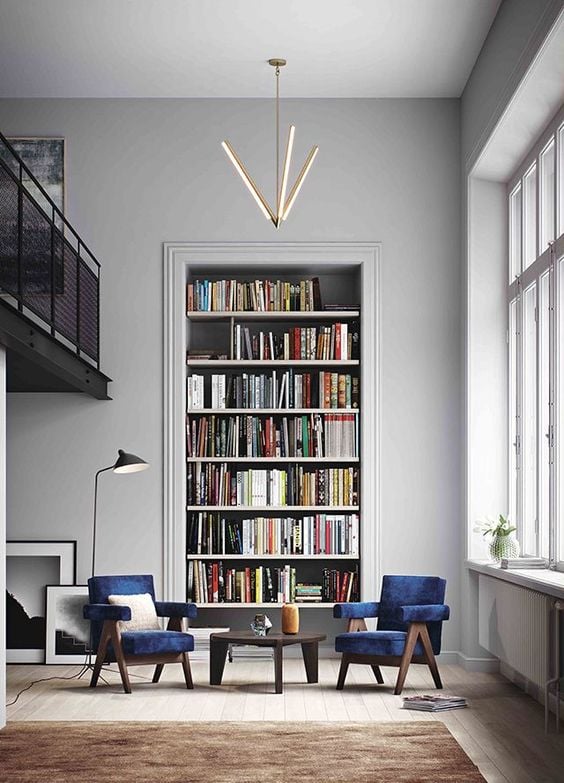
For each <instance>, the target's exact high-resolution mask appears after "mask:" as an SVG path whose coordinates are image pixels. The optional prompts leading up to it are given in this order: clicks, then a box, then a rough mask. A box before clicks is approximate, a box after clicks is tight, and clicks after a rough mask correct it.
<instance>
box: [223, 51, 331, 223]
mask: <svg viewBox="0 0 564 783" xmlns="http://www.w3.org/2000/svg"><path fill="white" fill-rule="evenodd" d="M268 64H269V65H272V66H273V67H274V68H275V69H276V70H275V75H276V109H275V124H276V212H275V211H274V210H273V209H272V208H271V207H270V205H269V203H268V202H267V200H266V199H265V198H264V196H263V195H262V193H261V192H260V190H259V189H258V187H257V185H256V183H255V182H254V181H253V179H252V178H251V176H250V174H249V173H248V171H247V169H246V168H245V166H244V165H243V163H242V161H241V160H240V158H239V157H238V155H237V153H236V152H235V150H234V149H233V147H232V146H231V144H230V143H229V142H228V141H227V140H225V141H222V143H221V146H222V147H223V149H224V150H225V152H226V154H227V156H228V157H229V159H230V160H231V163H232V164H233V166H234V167H235V170H236V171H237V173H238V174H239V176H240V177H241V179H242V180H243V182H244V183H245V185H246V186H247V188H248V190H249V192H250V194H251V196H252V197H253V198H254V200H255V201H256V203H257V205H258V207H259V209H260V210H261V212H262V213H263V215H264V216H265V217H266V218H267V219H268V220H271V221H272V223H273V224H274V226H275V227H276V228H280V225H281V223H282V221H283V220H286V218H287V217H288V214H289V212H290V210H291V209H292V206H293V205H294V202H295V200H296V198H297V196H298V193H299V192H300V190H301V187H302V185H303V183H304V180H305V178H306V176H307V174H308V172H309V170H310V168H311V166H312V163H313V161H314V160H315V156H316V155H317V153H318V151H319V147H318V146H317V145H315V146H314V147H312V148H311V150H310V152H309V154H308V156H307V158H306V161H305V163H304V165H303V166H302V169H301V171H300V173H299V175H298V178H297V180H296V181H295V183H294V185H293V187H292V189H291V190H290V194H289V196H288V198H286V190H287V187H288V176H289V173H290V163H291V159H292V148H293V146H294V135H295V132H296V128H295V126H294V125H290V130H289V132H288V142H287V144H286V153H285V155H284V164H283V168H282V181H280V68H281V67H283V66H284V65H286V60H283V59H281V58H278V57H277V58H272V59H270V60H269V61H268Z"/></svg>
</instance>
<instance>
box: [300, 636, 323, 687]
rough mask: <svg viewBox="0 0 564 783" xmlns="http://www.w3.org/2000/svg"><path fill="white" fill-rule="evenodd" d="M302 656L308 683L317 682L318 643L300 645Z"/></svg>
mask: <svg viewBox="0 0 564 783" xmlns="http://www.w3.org/2000/svg"><path fill="white" fill-rule="evenodd" d="M302 654H303V656H304V664H305V670H306V676H307V681H308V682H319V643H318V642H307V643H304V644H302Z"/></svg>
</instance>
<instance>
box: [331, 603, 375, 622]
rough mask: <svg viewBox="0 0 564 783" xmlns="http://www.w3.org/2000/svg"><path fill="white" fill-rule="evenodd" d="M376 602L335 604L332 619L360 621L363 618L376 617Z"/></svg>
mask: <svg viewBox="0 0 564 783" xmlns="http://www.w3.org/2000/svg"><path fill="white" fill-rule="evenodd" d="M379 606H380V604H379V603H378V602H377V601H358V602H357V603H349V604H335V606H334V607H333V617H345V618H347V619H349V620H362V619H364V618H365V617H378V608H379Z"/></svg>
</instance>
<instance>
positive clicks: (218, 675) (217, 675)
mask: <svg viewBox="0 0 564 783" xmlns="http://www.w3.org/2000/svg"><path fill="white" fill-rule="evenodd" d="M228 647H229V645H228V643H227V642H224V641H223V640H221V639H213V638H212V639H210V685H221V679H222V677H223V669H224V668H225V657H226V655H227V648H228Z"/></svg>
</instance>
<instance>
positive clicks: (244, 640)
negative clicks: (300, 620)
mask: <svg viewBox="0 0 564 783" xmlns="http://www.w3.org/2000/svg"><path fill="white" fill-rule="evenodd" d="M326 638H327V636H326V635H325V634H322V633H294V634H285V633H280V632H275V631H271V632H270V633H269V634H268V636H255V635H254V633H253V632H252V631H224V632H222V633H212V634H211V636H210V685H221V679H222V677H223V669H224V668H225V658H226V656H227V649H228V647H229V645H230V644H252V645H254V646H255V647H272V648H273V650H274V684H275V690H276V693H282V650H283V648H284V647H288V646H289V645H290V644H301V646H302V655H303V656H304V664H305V670H306V676H307V681H308V682H318V663H319V642H323V641H325V639H326Z"/></svg>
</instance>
